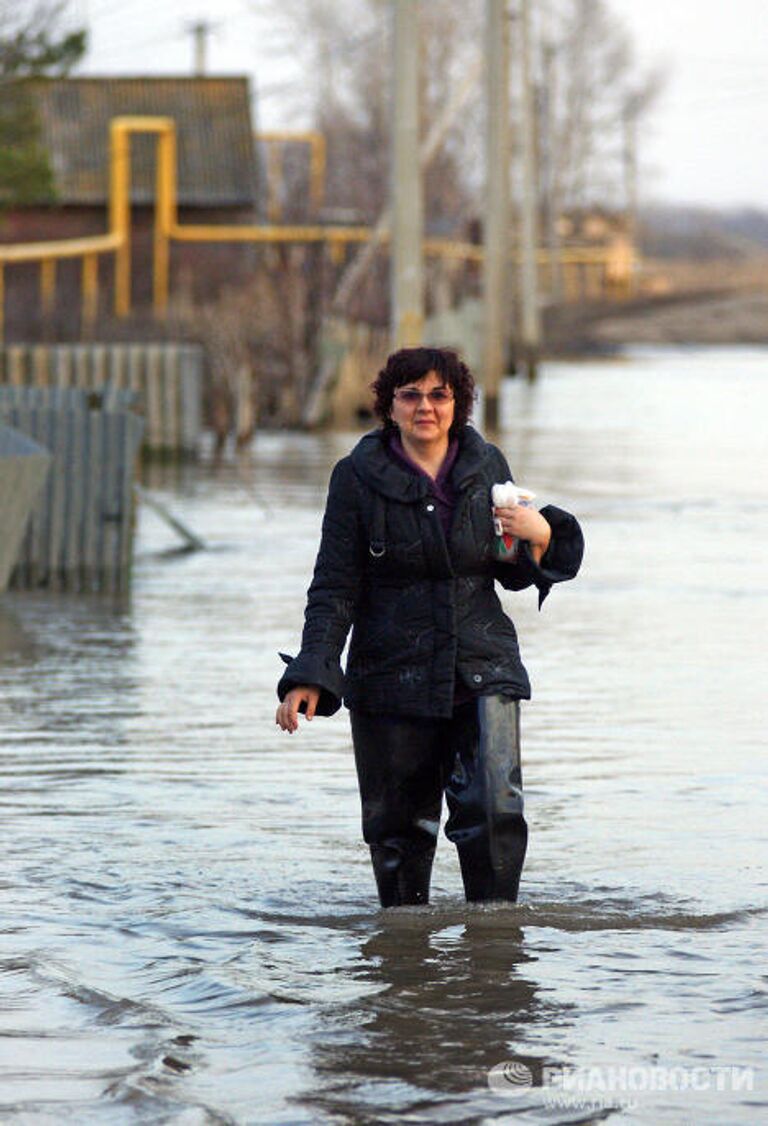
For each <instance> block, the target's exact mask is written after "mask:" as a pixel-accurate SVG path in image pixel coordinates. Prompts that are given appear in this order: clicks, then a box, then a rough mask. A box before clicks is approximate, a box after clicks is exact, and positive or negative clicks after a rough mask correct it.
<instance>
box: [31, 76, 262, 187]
mask: <svg viewBox="0 0 768 1126" xmlns="http://www.w3.org/2000/svg"><path fill="white" fill-rule="evenodd" d="M32 89H33V92H34V96H35V101H36V104H37V107H38V112H39V115H40V121H41V126H42V141H43V144H44V145H45V147H46V148H47V149H48V152H49V155H50V160H51V165H52V167H53V174H54V179H55V183H56V191H57V196H58V202H59V203H64V204H94V203H97V204H103V203H105V202H106V200H107V196H108V190H107V188H108V182H109V151H108V150H109V122H110V120H111V119H112V118H113V117H118V116H120V115H122V114H139V115H140V114H146V115H152V116H162V117H172V118H173V119H174V121H175V122H176V129H177V140H178V161H179V164H178V184H179V203H180V204H186V205H191V206H196V207H221V206H241V207H242V206H245V207H247V206H252V205H253V204H254V201H255V189H256V164H255V155H254V145H253V127H252V124H251V111H250V98H249V90H248V79H247V78H208V77H205V78H175V77H174V78H170V77H169V78H156V77H152V76H145V77H136V78H124V77H122V76H121V77H119V78H44V79H38V80H35V82H34V83H33V84H32ZM155 144H156V139H155V138H154V137H152V136H134V137H132V138H131V185H132V187H131V199H132V201H133V202H134V203H152V202H154V199H155V189H154V176H155Z"/></svg>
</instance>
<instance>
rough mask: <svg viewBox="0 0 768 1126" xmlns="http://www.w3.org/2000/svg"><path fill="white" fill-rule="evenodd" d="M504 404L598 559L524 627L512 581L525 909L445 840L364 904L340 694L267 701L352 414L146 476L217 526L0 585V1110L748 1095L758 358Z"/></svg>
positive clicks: (654, 357)
mask: <svg viewBox="0 0 768 1126" xmlns="http://www.w3.org/2000/svg"><path fill="white" fill-rule="evenodd" d="M504 415H505V420H506V425H505V430H504V432H503V434H502V435H501V438H500V444H501V445H502V446H503V447H504V449H505V451H506V453H507V454H508V457H509V460H510V463H511V465H512V467H513V471H514V472H515V475H516V477H517V479H518V480H519V481H520V482H521V483H523V484H525V485H528V486H529V487H531V488H533V489H534V490H535V491H536V493H537V495H538V497H539V499H540V500H541V501H542V503H546V502H547V501H549V500H552V501H553V502H555V503H557V504H560V505H561V506H562V507H565V508H569V509H572V510H573V511H575V512H576V513H577V514H578V515H579V517H580V518H581V520H582V523H583V526H584V530H585V535H586V538H587V546H588V550H587V555H586V558H585V563H584V568H583V571H582V574H581V575H580V577H579V578H578V579H577V580H576V581H575V582H574V583H571V584H566V585H565V586H563V587H560V588H558V589H555V590H554V591H553V592H552V594H551V595H550V598H549V599H548V601H547V602H546V603H545V605H544V608H543V610H542V612H541V613H540V614H539V613H538V612H537V610H536V599H535V594H534V593H533V592H532V591H524V592H521V593H519V594H503V595H502V597H503V599H504V602H505V605H506V606H507V607H508V609H509V611H510V612H511V613H512V614H513V616H514V618H515V621H516V623H517V625H518V629H519V632H520V634H521V638H522V649H523V656H524V659H525V661H526V664H527V666H528V669H529V672H530V674H531V679H532V681H533V685H534V698H533V700H532V701H531V702H530V704H528V705H526V706H525V708H524V713H523V736H524V743H523V769H524V779H525V783H526V792H527V815H528V820H529V825H530V832H531V842H530V848H529V856H528V862H527V865H526V868H525V872H524V876H523V885H522V889H521V902H520V904H519V905H517V906H514V907H499V906H496V907H486V908H483V907H472V908H470V907H467V906H465V904H464V903H463V900H462V896H461V892H460V886H461V885H460V878H459V871H458V864H457V861H456V857H455V855H454V853H453V849H452V846H451V845H450V844H449V843H448V842H447V841H446V840H444V839H443V840H442V841H441V844H440V847H439V850H438V860H437V863H436V869H435V878H434V885H433V903H432V905H431V906H430V907H428V908H408V909H398V910H393V911H380V910H379V909H378V908H377V904H376V898H375V894H374V887H373V880H372V876H371V874H370V872H369V866H368V858H367V852H366V849H365V846H364V845H363V844H362V843H361V841H360V837H359V813H358V806H357V795H356V788H355V778H354V768H353V761H352V755H351V748H350V738H349V730H348V721H347V717H346V714H344V713H340V714H339V715H337V716H335V717H333V718H332V719H317V720H315V721H313V723H312V724H309V725H307V724H302V729H301V730H300V731H299V732H298V733H297V734H296V735H294V736H292V737H289V736H287V735H285V734H283V733H281V732H280V731H279V730H278V729H277V728H276V727H275V725H274V709H275V703H276V700H275V695H274V685H275V681H276V679H277V677H278V675H279V672H280V669H281V667H282V666H281V665H280V662H279V660H278V657H277V651H278V649H283V650H287V651H288V652H295V651H296V646H297V641H298V636H299V632H300V627H301V620H302V614H303V600H304V592H305V589H306V586H307V582H308V579H309V576H310V572H311V567H312V563H313V559H314V551H315V547H316V542H317V536H318V531H319V525H320V517H321V510H322V503H323V499H324V493H325V485H326V482H327V476H328V472H329V468H330V466H331V465H332V463H333V462H334V461H335V460H336V458H338V457H339V456H341V455H342V454H344V453H345V452H346V451H347V449H348V448H349V447H350V445H351V444H352V442H353V441H354V439H355V436H354V435H351V434H333V435H323V436H306V435H297V434H281V435H260V436H259V437H258V438H257V441H256V443H255V446H254V450H253V453H252V456H251V459H250V461H249V462H243V463H241V464H240V465H239V466H235V465H234V464H230V465H227V466H225V467H223V468H222V469H220V470H218V471H216V472H214V471H212V470H211V469H210V468H209V467H205V466H201V467H197V468H195V469H188V470H185V471H184V472H183V473H181V474H175V475H174V474H172V473H170V472H169V471H168V472H162V471H158V472H156V473H155V474H154V475H153V476H152V477H151V478H150V479H149V484H150V485H151V486H152V487H153V488H154V489H155V493H156V496H157V497H159V498H160V499H162V500H163V501H164V502H165V503H166V504H168V505H169V506H170V507H171V508H172V509H173V510H174V512H175V513H176V514H177V515H178V516H180V517H181V518H182V519H184V520H185V521H186V522H187V523H188V524H189V525H191V527H192V528H193V529H194V530H195V531H196V532H197V533H198V534H199V535H202V536H203V537H204V538H205V539H206V540H207V541H208V543H209V545H210V550H208V551H205V552H201V553H197V554H191V555H178V554H175V553H174V552H173V550H172V549H173V548H175V546H176V543H177V541H176V539H175V537H174V535H173V533H172V532H171V531H170V530H169V528H168V527H167V526H166V525H164V524H163V523H162V522H161V521H160V520H159V519H158V517H157V516H156V515H155V514H153V513H152V512H151V511H149V510H144V511H143V512H142V513H141V514H140V520H139V529H138V544H137V564H136V569H135V581H134V586H133V590H132V593H131V595H130V597H129V598H127V599H125V600H124V601H123V602H121V603H119V604H115V603H113V602H112V601H111V600H105V599H99V598H89V597H68V596H67V597H64V596H51V595H48V594H45V593H34V594H31V593H23V594H7V595H5V596H3V597H2V598H0V728H1V730H2V738H1V739H0V780H1V788H0V802H1V803H2V805H1V811H0V813H1V816H2V843H3V864H2V875H1V876H0V1120H1V1121H2V1122H3V1123H6V1122H8V1123H23V1124H24V1126H26V1124H34V1126H37V1124H38V1123H40V1124H48V1123H51V1124H57V1126H58V1124H59V1123H70V1122H71V1123H76V1124H78V1126H80V1124H83V1123H99V1124H101V1123H105V1124H108V1126H112V1124H118V1123H174V1124H175V1123H178V1124H184V1126H193V1124H198V1123H200V1124H203V1123H256V1122H266V1123H317V1122H323V1123H326V1122H327V1123H379V1122H383V1123H388V1122H389V1123H400V1122H409V1123H483V1122H492V1121H512V1120H514V1121H518V1120H519V1121H522V1122H551V1123H566V1122H569V1123H570V1122H591V1121H596V1120H598V1119H600V1118H602V1117H610V1118H611V1119H613V1120H615V1121H617V1122H627V1123H630V1122H631V1123H650V1122H653V1123H688V1122H695V1123H697V1124H698V1123H713V1124H714V1123H717V1124H722V1123H736V1124H741V1123H743V1124H752V1123H755V1122H757V1121H760V1120H766V1119H767V1118H768V1078H767V1077H766V1073H765V1069H764V1059H765V1040H766V1030H767V1024H766V1014H767V1010H768V975H767V974H766V959H765V949H766V937H767V936H768V926H767V925H766V919H767V917H768V916H767V914H766V908H767V907H768V875H767V873H766V841H767V838H768V808H767V807H768V801H767V800H766V755H765V745H766V706H765V700H766V688H765V686H766V683H767V682H768V650H767V648H766V627H767V626H768V613H767V611H768V568H767V567H766V561H767V556H768V550H767V549H768V515H767V513H768V508H767V507H766V502H767V501H768V475H767V474H766V452H768V451H767V449H766V444H767V443H766V425H765V420H766V418H768V352H766V351H765V350H763V351H760V350H746V349H745V350H735V349H730V350H725V349H721V350H707V351H701V350H695V349H686V350H677V351H674V350H668V351H653V350H649V351H643V352H637V353H633V354H632V356H631V357H630V358H628V359H623V360H617V361H603V362H599V363H577V364H550V365H547V366H546V367H545V369H544V372H543V374H542V377H541V379H540V381H539V382H538V384H537V385H536V386H535V387H533V388H530V387H528V386H526V385H524V384H523V383H522V382H519V381H509V382H508V383H507V385H506V388H505V401H504ZM499 1064H508V1065H509V1066H508V1067H507V1068H506V1070H505V1071H504V1072H503V1074H501V1076H500V1078H499V1072H498V1071H497V1072H495V1073H494V1075H495V1076H496V1077H497V1078H494V1079H492V1080H491V1085H490V1086H489V1081H488V1072H489V1071H490V1070H491V1069H492V1068H494V1067H496V1066H497V1065H499ZM526 1069H527V1070H526ZM568 1069H581V1071H574V1070H571V1071H568ZM569 1077H570V1079H569ZM574 1079H575V1081H576V1086H574V1085H573V1080H574ZM516 1080H518V1083H517V1085H516V1083H515V1081H516ZM569 1082H571V1086H570V1087H569V1086H568V1083H569ZM531 1084H532V1085H531ZM579 1084H581V1086H579Z"/></svg>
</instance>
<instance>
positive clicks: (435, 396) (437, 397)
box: [395, 387, 453, 407]
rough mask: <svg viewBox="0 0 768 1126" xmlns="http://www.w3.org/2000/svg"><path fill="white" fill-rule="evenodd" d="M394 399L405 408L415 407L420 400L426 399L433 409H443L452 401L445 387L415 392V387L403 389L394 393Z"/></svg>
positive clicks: (450, 394)
mask: <svg viewBox="0 0 768 1126" xmlns="http://www.w3.org/2000/svg"><path fill="white" fill-rule="evenodd" d="M395 398H396V399H397V401H398V402H400V403H403V404H404V405H405V406H406V407H417V406H418V405H419V404H420V403H421V400H422V399H428V400H429V402H430V403H432V405H433V406H435V407H444V406H445V404H446V403H450V402H451V400H452V399H453V395H452V393H451V392H450V391H449V390H448V388H447V387H433V388H432V390H431V391H417V390H416V388H415V387H405V388H403V389H402V390H401V389H398V390H397V391H395Z"/></svg>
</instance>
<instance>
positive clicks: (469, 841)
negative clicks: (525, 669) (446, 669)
mask: <svg viewBox="0 0 768 1126" xmlns="http://www.w3.org/2000/svg"><path fill="white" fill-rule="evenodd" d="M456 738H457V742H458V745H457V747H456V759H455V764H454V771H453V774H452V776H451V778H450V780H449V782H448V784H447V786H446V797H447V800H448V808H449V811H450V817H449V819H448V823H447V825H446V829H445V832H446V835H447V837H448V838H449V840H451V841H453V842H454V844H455V845H456V847H457V850H458V853H459V863H460V865H461V875H462V879H463V881H464V892H465V895H466V898H467V900H468V901H470V902H477V901H481V900H490V899H496V900H505V901H507V902H510V903H514V902H515V901H516V900H517V893H518V889H519V886H520V874H521V872H522V869H523V862H524V860H525V851H526V847H527V844H528V826H527V825H526V823H525V818H524V816H523V784H522V773H521V768H520V720H519V703H518V701H517V700H510V699H507V698H505V697H504V696H481V697H479V698H478V700H477V703H476V710H475V714H474V715H473V716H471V717H470V719H469V721H467V722H465V723H463V724H461V725H460V726H457V728H456Z"/></svg>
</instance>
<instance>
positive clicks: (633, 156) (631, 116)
mask: <svg viewBox="0 0 768 1126" xmlns="http://www.w3.org/2000/svg"><path fill="white" fill-rule="evenodd" d="M622 124H623V132H624V145H623V150H624V151H623V165H624V197H625V206H626V220H625V221H626V227H627V241H628V243H629V253H630V256H631V261H632V262H633V263H634V261H635V254H636V252H637V195H638V192H637V106H636V104H635V103H634V99H628V100H627V102H625V104H624V107H623V111H622ZM630 271H631V272H630V277H629V292H630V294H633V293H634V291H635V285H636V280H637V279H636V277H635V274H634V270H632V268H631V266H630Z"/></svg>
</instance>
